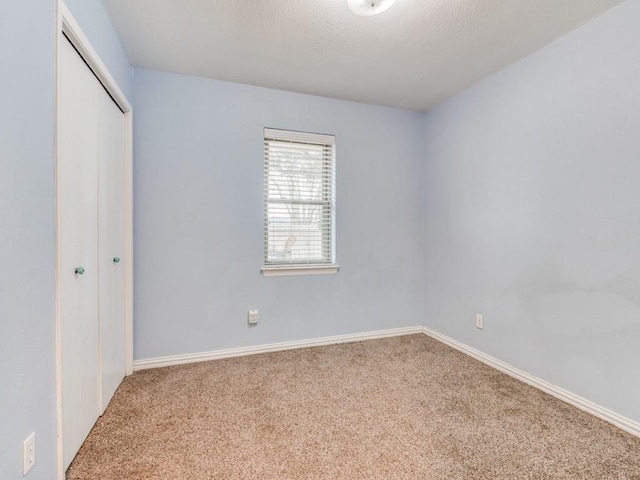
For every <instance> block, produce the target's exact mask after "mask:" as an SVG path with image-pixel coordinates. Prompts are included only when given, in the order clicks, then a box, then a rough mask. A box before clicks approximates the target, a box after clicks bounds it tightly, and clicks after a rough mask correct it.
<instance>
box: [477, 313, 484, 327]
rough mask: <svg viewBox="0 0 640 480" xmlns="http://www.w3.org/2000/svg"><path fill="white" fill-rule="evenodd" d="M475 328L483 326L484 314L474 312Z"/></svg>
mask: <svg viewBox="0 0 640 480" xmlns="http://www.w3.org/2000/svg"><path fill="white" fill-rule="evenodd" d="M476 328H479V329H481V330H482V329H483V328H484V316H483V315H480V314H476Z"/></svg>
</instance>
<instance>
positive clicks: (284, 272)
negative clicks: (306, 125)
mask: <svg viewBox="0 0 640 480" xmlns="http://www.w3.org/2000/svg"><path fill="white" fill-rule="evenodd" d="M264 137H265V138H266V137H269V138H272V139H277V140H284V141H290V142H301V143H316V144H320V145H333V147H334V148H335V136H334V135H326V134H319V133H307V132H298V131H293V130H280V129H273V128H265V129H264ZM334 188H335V185H334ZM334 195H335V192H334ZM334 215H335V211H334ZM334 228H335V224H334ZM334 235H335V232H334ZM334 238H335V237H334ZM334 241H335V240H334ZM335 248H336V246H335V245H333V249H334V255H335ZM339 270H340V266H339V265H338V264H337V263H335V258H334V263H331V264H330V263H321V264H313V263H310V264H295V263H293V264H276V265H263V267H262V268H261V272H262V275H263V276H265V277H285V276H308V275H335V274H336V273H338V271H339Z"/></svg>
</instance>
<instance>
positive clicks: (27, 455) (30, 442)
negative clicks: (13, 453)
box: [22, 432, 36, 475]
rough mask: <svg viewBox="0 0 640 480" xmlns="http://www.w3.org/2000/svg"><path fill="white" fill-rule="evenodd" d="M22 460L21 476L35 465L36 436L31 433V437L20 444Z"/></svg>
mask: <svg viewBox="0 0 640 480" xmlns="http://www.w3.org/2000/svg"><path fill="white" fill-rule="evenodd" d="M22 450H23V453H22V458H23V467H22V474H23V475H26V474H27V472H29V470H31V467H33V466H34V465H35V463H36V434H35V432H33V433H32V434H31V435H29V436H28V437H27V439H26V440H25V441H24V442H23V444H22Z"/></svg>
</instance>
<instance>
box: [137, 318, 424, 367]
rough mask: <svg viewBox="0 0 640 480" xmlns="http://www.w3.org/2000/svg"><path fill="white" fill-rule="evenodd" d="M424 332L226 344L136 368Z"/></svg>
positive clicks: (396, 330) (149, 360) (407, 329)
mask: <svg viewBox="0 0 640 480" xmlns="http://www.w3.org/2000/svg"><path fill="white" fill-rule="evenodd" d="M415 333H424V327H422V326H417V327H405V328H392V329H389V330H376V331H373V332H363V333H350V334H347V335H336V336H332V337H321V338H313V339H310V340H296V341H293V342H280V343H271V344H267V345H256V346H252V347H240V348H227V349H224V350H214V351H211V352H201V353H189V354H186V355H173V356H169V357H156V358H146V359H142V360H135V361H134V362H133V370H134V371H138V370H146V369H148V368H158V367H169V366H171V365H182V364H185V363H196V362H207V361H209V360H220V359H222V358H232V357H241V356H244V355H256V354H259V353H269V352H282V351H284V350H293V349H296V348H306V347H320V346H323V345H334V344H337V343H349V342H360V341H362V340H375V339H377V338H387V337H399V336H401V335H412V334H415Z"/></svg>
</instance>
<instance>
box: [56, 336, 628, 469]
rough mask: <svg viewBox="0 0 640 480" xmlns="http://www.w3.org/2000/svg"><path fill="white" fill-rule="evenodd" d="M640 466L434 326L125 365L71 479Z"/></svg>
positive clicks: (624, 447) (586, 424) (602, 433)
mask: <svg viewBox="0 0 640 480" xmlns="http://www.w3.org/2000/svg"><path fill="white" fill-rule="evenodd" d="M417 478H425V479H426V478H428V479H430V480H439V479H442V480H444V479H448V480H450V479H505V480H506V479H514V478H518V479H581V480H589V479H594V480H595V479H598V480H603V479H617V480H622V479H640V439H639V438H636V437H633V436H631V435H629V434H627V433H625V432H623V431H621V430H619V429H617V428H615V427H613V426H611V425H609V424H607V423H605V422H603V421H601V420H598V419H597V418H595V417H592V416H590V415H588V414H586V413H584V412H582V411H580V410H577V409H576V408H574V407H571V406H569V405H567V404H565V403H563V402H561V401H559V400H557V399H555V398H553V397H551V396H549V395H546V394H544V393H542V392H540V391H538V390H536V389H534V388H532V387H529V386H528V385H526V384H524V383H521V382H519V381H517V380H515V379H513V378H511V377H508V376H506V375H504V374H502V373H500V372H498V371H496V370H494V369H492V368H490V367H488V366H486V365H484V364H482V363H480V362H477V361H475V360H473V359H471V358H469V357H467V356H465V355H463V354H461V353H459V352H457V351H455V350H452V349H450V348H449V347H447V346H445V345H442V344H440V343H438V342H437V341H435V340H433V339H431V338H429V337H427V336H425V335H421V334H418V335H411V336H405V337H396V338H390V339H383V340H373V341H367V342H358V343H351V344H343V345H333V346H328V347H318V348H308V349H301V350H293V351H287V352H279V353H269V354H264V355H255V356H248V357H241V358H233V359H227V360H218V361H213V362H206V363H199V364H192V365H181V366H176V367H167V368H162V369H155V370H146V371H142V372H138V373H135V374H134V375H133V376H131V377H128V378H127V379H126V380H125V381H124V383H123V384H122V386H121V387H120V389H119V390H118V392H117V393H116V395H115V397H114V399H113V400H112V402H111V404H110V406H109V408H108V409H107V411H106V413H105V415H104V416H103V417H102V418H101V419H100V420H99V421H98V423H97V425H96V426H95V427H94V429H93V431H92V432H91V434H90V436H89V438H88V439H87V441H86V442H85V444H84V445H83V447H82V449H81V450H80V452H79V454H78V456H77V457H76V459H75V461H74V462H73V464H72V465H71V467H70V469H69V471H68V474H67V479H68V480H81V479H82V480H111V479H114V480H115V479H117V480H122V479H127V480H151V479H153V480H156V479H157V480H159V479H163V480H178V479H199V480H202V479H350V480H351V479H367V480H370V479H387V480H388V479H417Z"/></svg>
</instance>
